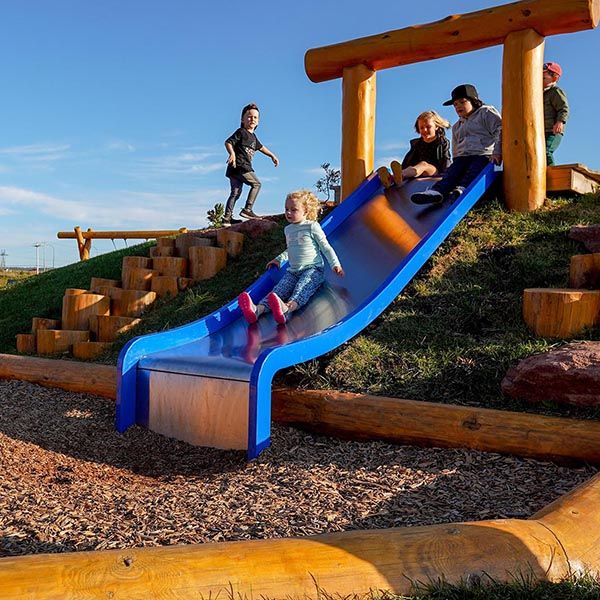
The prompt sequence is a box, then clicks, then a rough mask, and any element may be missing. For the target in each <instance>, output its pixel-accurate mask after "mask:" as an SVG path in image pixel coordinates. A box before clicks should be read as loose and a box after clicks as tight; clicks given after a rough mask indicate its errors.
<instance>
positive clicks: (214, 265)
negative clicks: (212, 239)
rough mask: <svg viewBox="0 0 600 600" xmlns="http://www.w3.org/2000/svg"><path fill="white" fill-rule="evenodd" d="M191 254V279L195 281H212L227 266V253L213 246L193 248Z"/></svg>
mask: <svg viewBox="0 0 600 600" xmlns="http://www.w3.org/2000/svg"><path fill="white" fill-rule="evenodd" d="M189 252H190V277H191V278H192V279H193V280H194V281H200V280H202V279H210V278H211V277H214V276H215V275H216V274H217V273H218V272H219V271H221V270H222V269H224V268H225V265H226V264H227V251H226V250H225V249H223V248H216V247H212V246H192V247H191V248H190V250H189Z"/></svg>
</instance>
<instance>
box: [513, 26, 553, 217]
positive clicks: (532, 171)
mask: <svg viewBox="0 0 600 600" xmlns="http://www.w3.org/2000/svg"><path fill="white" fill-rule="evenodd" d="M543 64H544V37H543V36H541V35H540V34H539V33H537V32H536V31H534V30H533V29H525V30H523V31H516V32H514V33H510V34H508V35H507V36H506V39H505V41H504V57H503V63H502V155H503V158H504V178H503V179H504V196H505V199H506V206H507V207H508V209H509V210H514V211H518V212H530V211H533V210H536V209H538V208H540V207H541V206H542V204H543V203H544V199H545V197H546V150H545V147H546V142H545V138H544V103H543V84H542V69H543Z"/></svg>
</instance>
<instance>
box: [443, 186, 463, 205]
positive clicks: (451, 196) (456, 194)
mask: <svg viewBox="0 0 600 600" xmlns="http://www.w3.org/2000/svg"><path fill="white" fill-rule="evenodd" d="M464 191H465V188H464V187H455V188H454V189H453V190H451V191H450V192H449V193H448V195H447V196H446V200H449V201H450V202H454V201H455V200H458V199H459V198H460V197H461V196H462V194H463V192H464Z"/></svg>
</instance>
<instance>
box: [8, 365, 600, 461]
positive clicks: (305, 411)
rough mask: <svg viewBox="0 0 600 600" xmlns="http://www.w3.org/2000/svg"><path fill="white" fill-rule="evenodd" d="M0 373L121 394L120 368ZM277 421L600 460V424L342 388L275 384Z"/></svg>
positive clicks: (336, 432) (362, 436) (19, 368)
mask: <svg viewBox="0 0 600 600" xmlns="http://www.w3.org/2000/svg"><path fill="white" fill-rule="evenodd" d="M0 379H21V380H24V381H30V382H32V383H37V384H40V385H44V386H46V387H58V388H62V389H66V390H71V391H77V392H84V393H89V394H95V395H98V396H104V397H106V398H112V399H114V398H116V389H117V383H116V382H117V371H116V368H115V367H112V366H110V365H101V364H86V363H79V362H74V361H68V360H61V361H57V360H52V359H45V358H37V357H34V356H15V355H12V354H0ZM273 420H274V421H276V422H278V423H282V424H285V425H296V426H299V427H303V428H305V429H310V430H312V431H316V432H319V433H323V434H326V435H333V436H337V437H341V438H346V439H354V440H385V441H389V442H393V443H396V444H412V445H417V446H433V447H442V448H471V449H473V450H481V451H485V452H500V453H505V454H515V455H517V456H527V457H531V458H538V459H542V460H554V461H557V462H588V463H593V464H598V463H600V423H598V422H597V421H591V420H590V421H581V420H576V419H565V418H560V417H546V416H542V415H533V414H529V413H517V412H510V411H504V410H493V409H489V408H475V407H467V406H456V405H449V404H436V403H433V402H420V401H416V400H402V399H399V398H385V397H380V396H369V395H367V394H351V393H346V392H335V391H333V392H332V391H311V390H288V389H275V390H273Z"/></svg>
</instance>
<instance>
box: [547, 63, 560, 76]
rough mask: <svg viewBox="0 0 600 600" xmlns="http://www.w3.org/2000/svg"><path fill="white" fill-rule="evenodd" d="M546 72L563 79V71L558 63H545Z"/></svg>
mask: <svg viewBox="0 0 600 600" xmlns="http://www.w3.org/2000/svg"><path fill="white" fill-rule="evenodd" d="M544 71H550V73H554V74H555V75H558V76H559V77H562V69H561V67H560V65H559V64H558V63H555V62H547V63H544Z"/></svg>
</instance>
